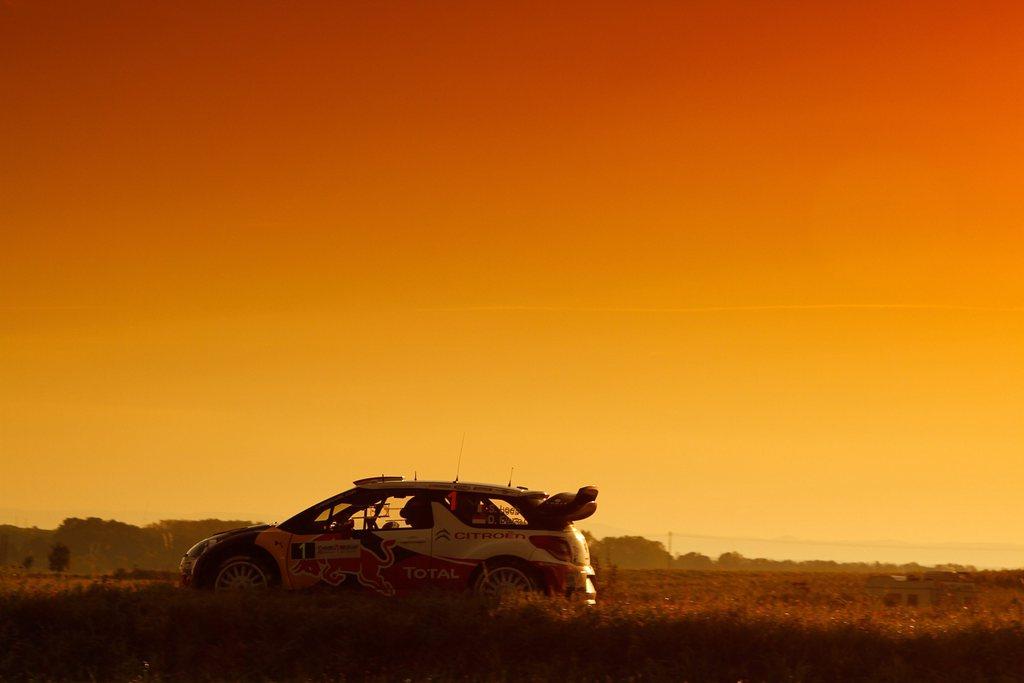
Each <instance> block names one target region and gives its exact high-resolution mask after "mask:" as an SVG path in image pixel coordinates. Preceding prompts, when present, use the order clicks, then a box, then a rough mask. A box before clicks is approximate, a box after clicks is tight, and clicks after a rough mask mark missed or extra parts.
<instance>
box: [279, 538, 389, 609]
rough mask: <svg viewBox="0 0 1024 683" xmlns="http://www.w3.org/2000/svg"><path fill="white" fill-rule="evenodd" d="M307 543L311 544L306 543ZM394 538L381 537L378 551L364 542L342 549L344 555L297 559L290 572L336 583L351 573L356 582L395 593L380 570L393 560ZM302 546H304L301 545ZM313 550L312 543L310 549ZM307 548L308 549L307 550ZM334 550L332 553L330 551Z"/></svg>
mask: <svg viewBox="0 0 1024 683" xmlns="http://www.w3.org/2000/svg"><path fill="white" fill-rule="evenodd" d="M305 545H306V546H310V545H313V544H311V543H310V544H305ZM394 545H395V540H394V539H388V540H384V541H381V542H380V543H379V544H377V547H378V548H379V549H380V552H379V553H378V552H376V551H375V550H374V549H373V548H371V547H367V545H362V544H360V545H358V546H356V547H353V548H351V551H349V552H345V553H344V555H345V556H344V557H309V558H303V559H299V560H296V561H295V562H293V564H292V573H293V574H305V575H307V576H315V577H317V578H318V579H319V580H320V581H322V582H323V583H326V584H328V585H331V586H338V585H340V584H341V583H342V582H344V581H345V580H346V579H347V577H349V576H353V577H355V579H356V581H358V582H359V585H361V586H363V587H365V588H369V589H371V590H374V591H376V592H378V593H380V594H382V595H387V596H391V595H394V594H395V588H394V586H392V585H391V582H390V581H388V580H387V578H385V576H384V575H383V573H382V571H383V570H385V569H387V568H388V567H391V566H392V565H393V564H394V563H395V552H394ZM304 550H305V549H304ZM311 551H312V552H316V550H315V546H314V548H313V549H311ZM307 552H309V551H307ZM332 554H333V553H332Z"/></svg>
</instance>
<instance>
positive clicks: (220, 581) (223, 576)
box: [213, 555, 273, 591]
mask: <svg viewBox="0 0 1024 683" xmlns="http://www.w3.org/2000/svg"><path fill="white" fill-rule="evenodd" d="M272 580H273V577H272V575H271V574H270V572H268V571H267V569H266V568H265V567H264V566H263V565H262V564H261V563H260V562H259V561H258V560H256V559H255V558H252V557H247V556H244V555H241V556H238V557H229V558H228V559H226V560H224V561H223V562H221V563H220V567H219V568H218V569H217V576H216V577H215V578H214V581H213V588H214V590H217V591H233V590H264V589H267V588H270V586H271V583H272Z"/></svg>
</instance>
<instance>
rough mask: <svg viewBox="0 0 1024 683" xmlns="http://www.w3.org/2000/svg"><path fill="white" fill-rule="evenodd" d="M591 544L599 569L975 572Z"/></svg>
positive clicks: (608, 541)
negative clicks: (673, 552) (717, 554)
mask: <svg viewBox="0 0 1024 683" xmlns="http://www.w3.org/2000/svg"><path fill="white" fill-rule="evenodd" d="M584 536H586V538H587V542H588V543H589V545H590V559H591V562H593V563H594V564H595V565H596V566H598V567H620V568H622V569H718V570H746V571H783V572H785V571H801V572H808V571H812V572H813V571H821V572H871V573H874V572H879V573H913V572H921V571H925V570H930V569H949V570H953V571H967V572H973V571H976V569H975V568H974V567H973V566H971V565H959V564H943V565H939V566H938V567H929V566H924V565H920V564H918V563H916V562H910V563H907V564H894V563H884V562H835V561H833V560H803V561H796V560H769V559H766V558H763V557H754V558H751V557H744V556H743V555H741V554H740V553H738V552H735V551H733V552H727V553H722V554H721V555H719V556H718V557H717V558H712V557H709V556H708V555H703V554H701V553H697V552H688V553H685V554H682V555H679V554H677V555H672V554H670V553H669V552H668V551H667V550H666V549H665V546H664V544H662V543H661V542H659V541H652V540H651V539H649V538H644V537H643V536H607V537H605V538H602V539H597V538H594V537H593V536H591V535H590V534H588V533H584Z"/></svg>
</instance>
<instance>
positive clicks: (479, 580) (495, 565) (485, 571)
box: [473, 560, 540, 597]
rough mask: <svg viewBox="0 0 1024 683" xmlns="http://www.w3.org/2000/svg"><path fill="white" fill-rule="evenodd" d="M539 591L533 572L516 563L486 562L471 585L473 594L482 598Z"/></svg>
mask: <svg viewBox="0 0 1024 683" xmlns="http://www.w3.org/2000/svg"><path fill="white" fill-rule="evenodd" d="M537 590H540V585H539V583H538V582H537V580H536V579H535V578H534V576H533V572H531V571H530V569H529V568H528V567H525V566H523V565H521V564H519V563H516V562H508V561H502V560H499V561H496V562H487V563H485V564H484V565H483V566H482V567H481V568H480V573H479V574H478V575H477V577H476V581H475V582H474V583H473V592H475V593H476V594H477V595H479V596H482V597H503V596H507V595H523V594H526V593H532V592H534V591H537Z"/></svg>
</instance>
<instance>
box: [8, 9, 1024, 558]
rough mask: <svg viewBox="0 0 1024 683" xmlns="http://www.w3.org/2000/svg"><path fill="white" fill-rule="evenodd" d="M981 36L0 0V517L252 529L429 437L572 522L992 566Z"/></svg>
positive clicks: (1004, 300) (993, 37)
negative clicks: (872, 546) (581, 508)
mask: <svg viewBox="0 0 1024 683" xmlns="http://www.w3.org/2000/svg"><path fill="white" fill-rule="evenodd" d="M1022 29H1024V6H1021V5H1020V4H1016V3H1006V2H992V3H983V4H982V5H971V6H970V7H967V6H962V5H959V4H956V3H946V2H939V3H934V2H929V3H925V2H908V3H902V4H899V5H898V6H895V5H892V4H891V3H880V2H879V3H874V2H869V3H860V4H857V5H855V6H839V5H836V4H833V3H824V4H822V3H810V2H792V3H778V4H771V5H769V4H763V5H761V4H751V3H739V2H736V3H733V2H695V3H687V4H685V5H680V4H675V3H654V4H651V5H649V6H647V7H646V9H645V10H644V11H643V12H640V11H638V10H637V8H636V7H635V6H631V5H627V4H620V3H604V2H598V3H587V4H582V3H564V4H559V5H557V6H555V5H551V4H549V3H509V4H506V3H487V4H478V3H453V4H451V5H449V6H447V7H446V9H445V11H440V10H439V9H438V8H437V7H436V6H433V5H429V4H417V3H408V4H394V5H383V6H382V5H378V4H375V3H362V2H354V3H346V4H344V5H342V4H335V3H323V4H316V3H314V4H311V5H307V6H304V7H298V8H297V7H285V6H276V5H256V6H251V5H242V4H237V5H236V4H234V3H220V4H216V5H209V4H205V3H204V4H200V3H192V2H183V3H175V4H173V5H166V6H153V5H145V6H137V7H132V6H130V5H129V6H122V5H120V4H118V3H113V2H110V3H107V2H97V3H89V4H88V5H86V4H83V3H72V2H48V3H27V2H17V1H14V0H8V1H7V2H0V82H2V84H3V86H4V87H3V90H4V106H3V107H0V132H2V135H0V159H2V160H3V161H2V163H0V510H7V511H11V516H14V517H16V516H17V514H16V513H17V511H33V510H37V511H51V512H53V513H55V514H60V515H61V516H62V517H63V516H67V515H66V514H65V513H61V512H60V511H77V512H78V513H80V514H86V513H87V512H88V511H90V510H92V511H100V512H102V511H106V512H113V513H117V511H119V510H120V511H125V512H129V511H134V513H133V514H138V513H139V512H140V511H141V513H142V514H143V515H148V514H149V511H150V510H154V511H155V510H168V511H174V512H175V515H183V516H186V517H196V516H202V515H204V511H245V510H256V511H263V512H264V513H270V514H275V515H281V516H285V515H287V514H289V513H291V512H295V511H297V510H299V509H301V508H303V507H305V506H307V505H309V504H311V503H313V502H315V501H317V500H320V499H322V498H324V497H326V496H328V495H330V494H332V493H334V492H337V491H339V490H342V489H344V488H347V487H348V485H349V482H350V481H351V480H352V479H354V478H356V477H360V476H368V475H373V474H376V473H379V472H386V473H400V474H405V475H407V476H411V475H412V473H413V472H414V471H416V472H418V474H419V476H420V478H437V479H445V478H449V477H451V476H452V474H453V472H454V468H455V459H456V455H457V452H458V446H459V439H460V436H461V434H462V433H463V432H466V433H467V434H468V436H467V440H466V457H465V459H464V461H463V466H462V478H463V479H466V480H477V481H497V482H503V481H506V480H507V479H508V473H509V468H510V467H512V466H515V468H516V469H515V480H516V481H517V482H525V483H528V484H529V485H531V486H533V487H537V488H542V489H544V490H547V491H549V492H555V491H561V490H575V489H576V488H577V487H579V486H580V485H582V484H589V483H594V484H597V485H598V486H600V488H601V496H600V498H599V509H598V513H597V515H596V516H595V517H594V518H593V523H594V524H600V525H604V526H605V527H606V528H616V529H625V530H633V531H636V532H638V533H645V534H660V533H667V531H668V530H673V531H676V532H680V533H688V534H696V535H700V536H706V537H712V538H717V539H725V540H728V539H777V538H779V537H784V536H792V537H795V538H799V539H810V540H814V541H821V542H825V541H827V542H837V541H842V542H846V543H862V544H869V543H875V542H877V540H878V539H900V540H901V541H903V542H905V543H906V544H909V545H911V546H915V547H924V546H931V545H935V544H946V543H950V544H960V545H962V546H964V547H966V548H968V549H967V550H965V549H963V548H961V549H958V550H957V551H956V552H957V553H958V556H957V558H949V559H948V560H943V561H958V562H964V563H973V564H977V565H981V566H993V565H995V566H1005V565H1014V566H1020V565H1024V553H1022V552H1020V551H1019V550H1007V551H1005V554H1003V555H999V558H1000V559H999V561H995V562H993V561H991V560H992V558H993V555H994V554H996V555H997V554H998V552H999V551H995V550H985V549H984V548H985V547H987V546H995V545H997V544H1003V545H1007V546H1014V547H1015V546H1016V544H1018V543H1024V516H1022V515H1021V514H1020V502H1019V501H1020V488H1021V487H1020V482H1021V480H1022V475H1024V461H1022V459H1021V447H1022V444H1024V423H1022V421H1021V419H1020V418H1021V415H1022V414H1024V269H1022V268H1021V264H1022V263H1024V192H1022V189H1024V188H1022V178H1024V173H1022V170H1024V169H1022V167H1021V159H1022V158H1024V154H1022V152H1024V98H1022V97H1020V95H1019V93H1020V92H1022V91H1024V70H1022V69H1021V68H1020V65H1021V60H1020V35H1021V31H1022ZM0 514H5V513H3V512H0ZM99 516H106V515H99ZM112 516H115V517H116V515H112ZM140 519H141V518H140ZM5 521H8V520H7V519H0V523H2V522H5ZM125 521H131V520H125ZM584 526H586V525H584ZM705 541H708V539H705ZM700 542H702V541H699V539H698V538H697V537H694V540H693V544H691V545H693V546H694V547H690V545H687V543H688V542H687V543H682V542H680V544H679V545H677V546H676V547H675V548H674V549H675V550H680V551H685V550H690V549H694V550H700V547H697V545H696V544H698V543H700ZM705 545H706V546H707V547H709V548H711V547H712V545H711V544H710V542H706V543H705ZM807 548H809V549H807V550H806V551H807V552H812V554H813V551H814V547H811V546H808V547H807ZM971 548H973V550H970V549H971ZM725 549H728V550H731V549H734V548H725ZM735 549H738V550H740V551H741V552H744V553H745V554H747V552H746V551H744V550H743V548H735ZM804 550H805V547H803V546H801V549H800V550H793V551H792V552H794V553H799V552H804ZM849 551H850V552H853V549H849ZM883 551H884V550H883ZM883 551H880V552H883ZM704 552H708V551H704ZM712 552H713V551H712ZM828 552H832V553H845V552H847V551H846V550H842V549H838V550H837V549H831V550H828ZM858 552H859V551H858ZM871 552H872V553H873V552H874V551H871ZM922 552H925V551H922ZM927 552H928V553H930V552H931V550H927ZM751 554H753V553H751ZM820 555H821V553H817V556H820ZM825 559H828V558H825ZM860 559H865V560H874V559H885V558H884V557H875V556H873V555H872V556H868V557H862V558H860Z"/></svg>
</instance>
